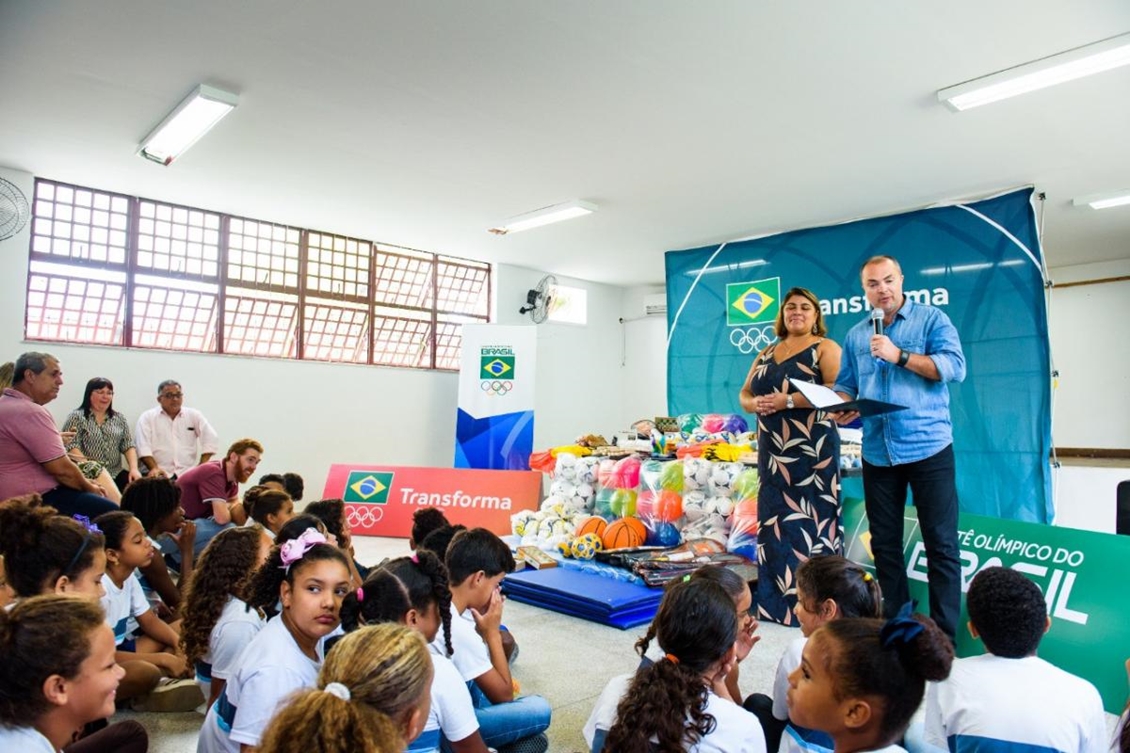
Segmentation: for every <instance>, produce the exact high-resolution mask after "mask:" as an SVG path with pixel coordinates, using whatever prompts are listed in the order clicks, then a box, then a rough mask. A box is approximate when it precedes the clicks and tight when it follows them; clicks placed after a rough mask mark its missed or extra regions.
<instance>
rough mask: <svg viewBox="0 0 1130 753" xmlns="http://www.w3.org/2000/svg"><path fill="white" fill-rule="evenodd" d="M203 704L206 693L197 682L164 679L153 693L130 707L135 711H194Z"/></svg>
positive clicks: (137, 699)
mask: <svg viewBox="0 0 1130 753" xmlns="http://www.w3.org/2000/svg"><path fill="white" fill-rule="evenodd" d="M203 702H204V693H203V692H201V690H200V685H198V684H197V682H196V680H177V679H174V678H172V677H162V678H161V681H160V682H159V683H157V687H156V688H154V689H153V691H152V692H151V693H149V694H148V695H143V696H141V697H140V698H134V699H133V702H132V703H131V704H130V707H131V708H132V709H133V710H134V711H154V712H173V711H194V710H195V709H196V707H197V706H199V705H200V704H202V703H203Z"/></svg>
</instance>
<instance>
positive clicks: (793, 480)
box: [740, 288, 843, 626]
mask: <svg viewBox="0 0 1130 753" xmlns="http://www.w3.org/2000/svg"><path fill="white" fill-rule="evenodd" d="M776 333H777V337H778V340H777V341H776V342H775V343H773V344H772V345H770V346H768V347H766V348H765V350H763V351H761V352H760V353H758V354H757V358H755V359H754V361H753V366H752V367H750V370H749V375H748V376H747V377H746V380H745V382H744V384H745V386H744V387H743V388H742V391H741V395H740V400H741V404H742V408H743V409H744V410H746V411H748V412H750V413H756V414H757V470H758V473H759V475H760V477H761V491H760V492H759V494H758V497H757V517H758V521H759V523H760V528H759V530H758V534H757V570H758V580H757V612H758V618H759V619H767V620H772V621H774V622H779V623H781V624H782V625H794V626H795V625H798V624H799V622H798V621H797V617H796V603H797V595H796V569H797V568H798V567H799V566H800V564H801V563H802V562H804V561H805V560H807V559H808V558H809V557H810V556H813V555H817V554H841V553H842V550H843V523H842V522H841V520H840V435H839V433H838V432H837V429H836V424H835V422H834V421H832V419H830V418H829V417H828V416H827V415H826V414H824V413H823V412H822V411H818V410H815V409H814V408H813V407H812V404H811V403H809V402H808V400H807V399H806V398H805V397H804V395H802V394H801V393H800V392H799V391H797V389H796V387H795V386H794V385H792V384H791V383H790V382H789V379H797V380H802V381H806V382H813V383H815V384H823V385H826V386H828V387H831V386H832V385H833V384H835V382H836V375H837V374H838V373H839V370H840V346H839V345H837V344H836V343H835V342H833V341H832V340H829V339H827V338H826V337H825V336H824V335H825V334H827V329H826V328H825V326H824V317H823V315H822V314H821V313H820V303H819V301H818V299H817V298H816V296H815V295H814V294H813V293H812V292H811V291H808V290H805V289H804V288H793V289H791V290H790V291H789V292H788V293H786V294H785V298H784V303H783V304H782V306H781V309H780V312H779V313H778V314H777V323H776Z"/></svg>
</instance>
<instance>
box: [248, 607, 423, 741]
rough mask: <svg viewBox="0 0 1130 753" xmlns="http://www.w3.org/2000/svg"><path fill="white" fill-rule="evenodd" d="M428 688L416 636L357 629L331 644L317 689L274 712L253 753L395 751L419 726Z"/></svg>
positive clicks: (391, 628)
mask: <svg viewBox="0 0 1130 753" xmlns="http://www.w3.org/2000/svg"><path fill="white" fill-rule="evenodd" d="M431 686H432V662H431V658H430V657H429V652H428V647H427V645H425V643H424V641H423V640H422V638H421V637H420V633H419V631H417V630H413V629H410V628H408V627H406V626H403V625H395V624H387V623H386V624H381V625H373V626H370V627H363V628H360V629H358V630H356V631H354V632H352V633H350V634H349V635H347V636H345V637H344V638H342V639H341V641H339V642H338V644H337V645H336V646H334V649H333V650H332V651H331V652H330V653H329V656H327V657H326V663H325V666H323V667H322V671H321V672H320V673H319V675H318V681H317V686H316V687H315V688H311V689H309V690H304V691H301V692H300V693H298V694H297V695H295V696H293V697H292V698H291V699H290V700H289V701H288V702H287V703H285V705H284V706H283V707H282V708H281V709H280V710H279V712H278V714H277V715H276V716H275V717H274V719H272V720H271V722H270V725H269V729H268V731H267V733H266V734H265V735H264V737H263V743H262V745H261V746H260V748H259V753H400V751H403V750H404V746H405V744H406V743H407V742H409V741H411V740H412V739H413V738H415V737H416V736H417V735H418V734H420V730H421V729H423V727H424V720H425V719H427V716H428V707H429V706H430V703H431V698H430V694H429V687H431Z"/></svg>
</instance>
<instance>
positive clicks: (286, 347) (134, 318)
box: [25, 179, 492, 370]
mask: <svg viewBox="0 0 1130 753" xmlns="http://www.w3.org/2000/svg"><path fill="white" fill-rule="evenodd" d="M491 294H492V289H491V267H490V265H489V264H487V263H484V262H477V261H473V260H469V259H460V258H457V257H451V256H441V255H439V254H433V253H429V252H425V251H418V250H415V249H409V248H402V247H399V246H392V245H388V244H383V243H382V244H377V243H374V242H372V241H368V240H362V239H357V238H350V237H346V236H343V235H338V234H333V233H324V232H320V231H314V230H307V229H304V228H297V227H293V226H289V225H284V224H279V223H273V222H266V221H262V220H255V219H249V218H245V217H237V216H232V215H226V214H223V213H219V212H214V211H210V210H205V209H198V208H193V207H184V206H179V205H175V204H170V203H168V202H161V201H156V200H152V199H145V198H139V197H134V196H126V195H122V194H117V193H113V192H110V191H101V190H97V189H91V188H84V187H81V186H73V185H68V184H65V183H60V182H57V181H51V180H45V179H37V180H36V184H35V202H34V209H33V222H32V233H31V247H30V249H29V271H28V286H27V317H26V329H25V336H26V337H27V339H29V340H44V341H53V342H70V343H87V344H99V345H119V346H123V347H132V348H154V349H161V350H177V351H195V352H202V353H228V354H236V355H248V356H259V357H273V358H298V359H307V360H319V361H337V362H345V363H359V364H375V365H383V366H400V367H408V368H417V369H420V368H422V369H443V370H458V368H459V356H460V349H461V347H462V325H463V324H464V323H468V322H479V323H486V322H489V321H490V310H491Z"/></svg>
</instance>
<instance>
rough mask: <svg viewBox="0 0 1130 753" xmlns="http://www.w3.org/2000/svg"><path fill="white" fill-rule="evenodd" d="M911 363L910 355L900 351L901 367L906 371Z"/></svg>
mask: <svg viewBox="0 0 1130 753" xmlns="http://www.w3.org/2000/svg"><path fill="white" fill-rule="evenodd" d="M909 362H910V353H907V352H906V351H905V350H900V351H899V366H902V367H903V368H904V369H905V368H906V365H907V363H909Z"/></svg>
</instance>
